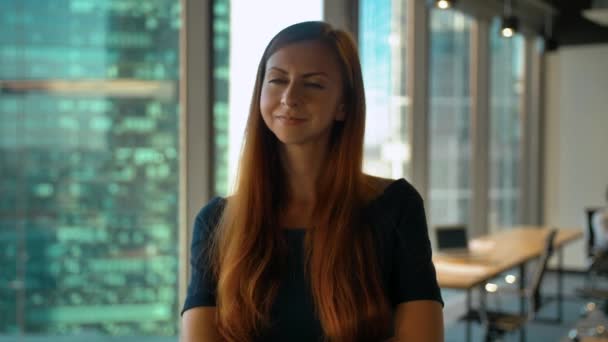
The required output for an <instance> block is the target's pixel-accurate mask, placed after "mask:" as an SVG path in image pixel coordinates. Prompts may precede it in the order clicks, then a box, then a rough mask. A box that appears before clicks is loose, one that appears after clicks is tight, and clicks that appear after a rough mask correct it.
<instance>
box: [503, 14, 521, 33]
mask: <svg viewBox="0 0 608 342" xmlns="http://www.w3.org/2000/svg"><path fill="white" fill-rule="evenodd" d="M518 27H519V20H518V19H517V17H514V16H507V17H503V18H502V24H501V26H500V33H501V34H502V36H503V37H505V38H511V37H513V35H514V34H515V32H517V29H518Z"/></svg>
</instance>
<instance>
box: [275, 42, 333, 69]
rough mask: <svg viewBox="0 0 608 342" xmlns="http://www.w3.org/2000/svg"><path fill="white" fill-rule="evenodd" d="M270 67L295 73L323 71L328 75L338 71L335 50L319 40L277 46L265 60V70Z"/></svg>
mask: <svg viewBox="0 0 608 342" xmlns="http://www.w3.org/2000/svg"><path fill="white" fill-rule="evenodd" d="M270 69H281V70H284V71H286V72H296V73H313V72H324V73H326V74H328V75H336V74H339V73H340V68H339V64H338V61H337V56H336V54H335V52H334V51H332V49H331V48H330V47H329V46H327V44H324V43H322V42H320V41H303V42H297V43H292V44H288V45H285V46H283V47H281V48H279V49H278V50H277V51H275V52H274V53H273V54H272V55H271V56H270V58H268V61H267V62H266V71H267V72H268V71H270Z"/></svg>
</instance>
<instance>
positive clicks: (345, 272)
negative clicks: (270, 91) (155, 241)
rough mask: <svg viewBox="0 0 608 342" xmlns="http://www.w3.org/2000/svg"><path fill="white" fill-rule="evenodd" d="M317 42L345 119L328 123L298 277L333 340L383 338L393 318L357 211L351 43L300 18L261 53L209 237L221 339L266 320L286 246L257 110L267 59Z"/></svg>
mask: <svg viewBox="0 0 608 342" xmlns="http://www.w3.org/2000/svg"><path fill="white" fill-rule="evenodd" d="M309 40H315V41H321V42H322V43H324V44H326V45H327V46H329V47H330V48H331V49H332V50H333V51H334V52H335V54H336V57H337V59H338V61H339V64H340V65H341V68H342V70H341V71H342V76H343V80H344V87H343V89H344V94H343V99H344V109H345V113H346V117H345V120H344V121H341V122H335V123H334V126H333V127H332V131H331V137H330V142H329V144H330V146H329V153H328V157H327V160H326V167H325V168H324V169H323V170H322V171H321V174H320V175H319V181H318V184H317V189H316V191H317V198H322V199H323V201H322V202H319V203H316V205H315V208H314V210H313V222H314V224H313V226H312V227H308V228H309V229H308V230H307V232H306V237H305V242H304V250H305V265H306V270H305V272H306V276H307V279H308V281H309V286H310V288H311V292H312V294H313V297H314V303H315V308H316V314H317V316H318V318H319V320H320V322H321V326H322V328H323V330H324V333H325V335H326V336H327V337H328V338H329V339H330V340H332V341H356V340H370V339H380V338H384V337H386V336H387V334H390V331H389V329H390V327H391V322H390V319H391V312H390V307H389V304H388V300H387V298H386V295H385V293H384V291H383V288H382V283H381V281H380V279H381V275H380V270H379V267H378V260H377V257H376V255H375V247H374V243H373V241H374V237H373V233H372V231H371V227H369V226H368V225H365V224H363V223H362V222H363V221H362V217H360V215H361V212H362V211H363V209H364V206H365V204H366V203H367V202H368V201H369V200H370V199H371V197H372V195H371V193H372V192H371V191H370V187H369V186H368V185H367V184H366V178H365V177H364V175H363V171H362V165H363V136H364V131H365V94H364V90H363V78H362V75H361V64H360V62H359V57H358V52H357V48H356V44H355V42H354V41H353V39H352V38H351V37H350V36H349V35H348V34H347V33H346V32H344V31H341V30H338V29H334V28H332V27H331V26H330V25H329V24H327V23H324V22H304V23H299V24H295V25H292V26H290V27H287V28H285V29H284V30H282V31H281V32H279V33H278V34H277V35H276V36H275V37H274V38H273V39H272V40H271V41H270V43H269V45H268V46H267V47H266V50H265V51H264V54H263V56H262V59H261V61H260V64H259V66H258V71H257V78H256V82H255V88H254V91H253V97H252V101H251V107H250V112H249V118H248V121H247V127H246V131H245V142H244V146H243V150H242V156H241V159H240V164H239V172H238V177H237V181H236V187H235V191H234V193H233V195H232V196H231V197H229V198H228V199H227V202H226V206H225V208H224V211H223V214H222V216H221V218H220V221H219V223H218V227H217V229H216V230H215V234H214V236H213V238H212V245H211V250H210V251H211V253H210V257H211V259H210V261H211V265H212V270H213V272H214V275H215V277H216V278H217V322H218V329H219V332H220V334H221V335H222V336H223V337H224V338H225V339H226V340H228V341H248V340H251V339H252V337H253V336H255V335H257V334H259V333H260V332H261V331H263V329H264V328H266V327H267V326H268V323H269V312H270V309H271V306H272V303H273V300H274V298H275V297H276V294H277V290H278V288H279V286H280V282H279V276H278V275H279V274H280V272H281V271H282V267H283V265H282V264H281V260H284V256H285V255H286V249H287V245H286V241H285V237H284V235H283V234H282V233H281V229H282V228H281V227H279V225H278V213H279V212H280V211H281V210H282V209H283V208H282V207H281V203H284V201H283V200H284V199H285V197H286V193H285V189H286V185H287V182H286V180H285V175H284V174H283V171H282V169H283V168H282V167H281V165H280V161H279V158H278V156H279V150H278V146H279V145H278V144H279V141H278V140H277V139H276V137H275V136H274V135H273V133H272V132H271V131H270V130H269V129H268V128H267V127H266V125H265V124H264V122H263V120H262V115H261V112H260V93H261V88H262V83H263V80H264V74H265V68H266V62H267V61H268V59H269V57H270V56H271V55H272V54H273V53H275V52H276V51H277V50H279V49H280V48H282V47H284V46H286V45H288V44H293V43H295V42H300V41H309Z"/></svg>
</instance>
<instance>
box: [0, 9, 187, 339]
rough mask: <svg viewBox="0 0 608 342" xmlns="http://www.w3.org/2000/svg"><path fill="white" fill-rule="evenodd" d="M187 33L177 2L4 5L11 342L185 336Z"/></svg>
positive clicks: (2, 157)
mask: <svg viewBox="0 0 608 342" xmlns="http://www.w3.org/2000/svg"><path fill="white" fill-rule="evenodd" d="M179 30H180V6H179V1H178V0H154V1H152V0H141V1H126V0H125V1H114V0H53V1H38V0H4V1H0V193H1V194H2V196H0V264H1V265H2V266H1V268H0V270H1V271H0V336H2V335H5V336H6V335H8V336H12V335H16V334H22V335H40V336H45V337H47V338H48V336H59V335H86V334H89V335H128V336H168V337H167V339H168V340H174V339H175V337H174V336H176V335H177V319H176V312H177V311H178V307H179V303H178V302H177V292H178V291H177V276H178V250H177V249H178V242H177V235H178V234H177V229H178V220H177V212H178V155H179V153H178V141H179V139H178V138H179V136H178V135H179V132H178V112H179V107H178V92H179V89H178V68H179V53H178V44H179ZM53 340H60V339H59V338H54V339H53Z"/></svg>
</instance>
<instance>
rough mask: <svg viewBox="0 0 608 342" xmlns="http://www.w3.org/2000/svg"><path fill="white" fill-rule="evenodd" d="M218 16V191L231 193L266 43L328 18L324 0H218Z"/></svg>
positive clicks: (216, 117)
mask: <svg viewBox="0 0 608 342" xmlns="http://www.w3.org/2000/svg"><path fill="white" fill-rule="evenodd" d="M262 9H263V10H262ZM214 15H215V19H214V40H215V42H214V56H215V60H214V63H215V65H214V79H215V99H214V118H215V124H214V127H215V129H216V136H215V144H216V153H217V154H218V155H217V156H216V162H217V164H216V166H215V173H216V175H217V179H216V181H217V183H216V185H215V191H216V192H217V194H219V195H226V194H228V193H230V191H231V186H232V185H233V183H234V180H235V177H236V172H237V167H238V160H239V156H240V151H241V147H242V143H243V133H244V131H245V124H246V122H247V116H248V115H249V105H250V103H251V95H252V94H253V86H254V81H255V74H256V71H257V67H258V63H259V61H260V58H261V57H262V53H263V52H264V48H265V47H266V44H268V42H269V41H270V39H272V37H273V36H274V35H275V34H276V33H278V32H279V31H280V30H281V29H283V28H285V27H287V26H289V25H291V24H295V23H298V22H301V21H308V20H322V18H323V0H314V1H298V0H288V1H286V0H263V1H251V0H230V1H229V0H216V1H215V5H214Z"/></svg>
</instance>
